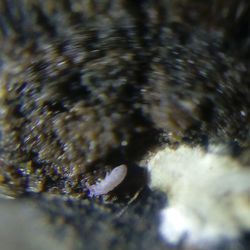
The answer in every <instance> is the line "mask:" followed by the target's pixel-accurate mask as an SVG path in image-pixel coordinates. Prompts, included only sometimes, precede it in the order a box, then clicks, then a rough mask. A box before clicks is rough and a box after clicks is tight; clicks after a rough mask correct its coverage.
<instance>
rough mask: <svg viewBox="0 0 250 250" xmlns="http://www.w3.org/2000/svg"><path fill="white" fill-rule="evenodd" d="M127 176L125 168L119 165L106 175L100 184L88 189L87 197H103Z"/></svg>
mask: <svg viewBox="0 0 250 250" xmlns="http://www.w3.org/2000/svg"><path fill="white" fill-rule="evenodd" d="M126 175H127V166H126V165H124V164H123V165H120V166H118V167H115V168H114V169H113V170H112V171H111V172H110V173H107V174H106V176H105V178H104V179H103V180H101V181H100V182H97V183H96V184H94V185H91V186H89V187H88V189H89V196H90V197H93V196H99V195H104V194H107V193H109V192H110V191H112V190H113V189H114V188H116V187H117V186H118V185H119V184H121V183H122V181H123V180H124V179H125V177H126Z"/></svg>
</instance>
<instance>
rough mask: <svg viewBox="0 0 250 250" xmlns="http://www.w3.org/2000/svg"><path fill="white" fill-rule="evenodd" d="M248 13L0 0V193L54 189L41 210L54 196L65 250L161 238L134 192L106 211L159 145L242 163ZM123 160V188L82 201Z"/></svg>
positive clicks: (148, 4)
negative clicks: (222, 148) (223, 154)
mask: <svg viewBox="0 0 250 250" xmlns="http://www.w3.org/2000/svg"><path fill="white" fill-rule="evenodd" d="M249 17H250V5H249V3H248V1H247V0H241V1H236V0H230V1H226V0H219V1H215V0H210V1H195V0H172V1H167V0H159V1H154V0H145V1H141V0H140V1H132V0H104V1H95V0H93V1H91V0H86V1H85V0H76V1H73V0H61V1H50V0H44V1H42V0H41V1H40V0H39V1H37V0H11V1H10V0H2V1H1V2H0V135H1V141H0V157H1V161H0V186H1V193H3V194H4V195H9V196H11V197H18V199H17V201H13V202H14V203H15V202H18V203H19V202H20V204H21V203H22V199H21V197H24V198H25V197H29V198H28V199H29V200H30V202H31V203H32V207H33V206H35V204H40V203H41V204H46V203H47V201H48V200H47V199H50V197H51V196H52V197H54V196H53V195H56V197H57V198H55V199H54V198H53V199H52V200H49V203H48V207H47V208H46V209H44V210H43V211H45V214H48V215H51V214H52V215H53V213H54V212H53V211H54V209H55V207H57V206H59V207H58V208H57V209H56V210H57V213H59V214H61V215H62V216H61V217H62V218H64V219H63V222H62V223H61V224H60V226H59V230H64V226H63V225H65V228H67V227H70V228H72V227H71V226H68V225H69V224H71V223H70V222H72V225H74V226H73V234H72V235H75V236H72V235H71V233H69V236H67V233H65V234H66V236H65V237H76V238H75V239H76V241H74V243H73V244H74V247H75V248H76V249H84V246H85V245H86V244H89V243H90V242H92V241H93V246H92V245H89V248H88V249H99V247H98V246H100V245H102V246H103V249H108V247H109V246H111V245H112V244H114V246H116V247H117V249H138V248H139V249H162V247H163V245H161V244H162V243H161V241H160V240H159V239H157V236H156V231H157V230H156V224H155V223H156V222H157V220H155V218H156V217H157V216H156V214H157V213H156V210H157V209H156V210H150V211H151V212H149V213H150V214H151V215H150V216H152V217H151V219H147V216H145V217H143V216H142V221H143V222H142V223H141V221H138V224H137V220H139V218H138V216H139V217H140V216H141V215H144V214H147V204H144V203H143V201H142V200H141V199H138V201H137V202H138V203H139V205H138V206H139V207H140V209H139V210H138V211H136V212H135V211H133V209H132V210H130V209H127V211H128V212H127V214H126V216H125V217H123V216H121V217H119V218H121V220H120V219H117V220H116V223H117V224H118V225H121V226H117V227H116V226H114V227H112V226H113V222H114V221H113V219H110V218H112V216H115V215H116V212H114V211H113V210H112V209H114V210H115V208H116V206H118V207H119V206H120V210H122V209H123V208H122V207H123V206H124V207H127V205H126V203H129V201H130V200H131V199H133V198H134V197H136V195H137V194H138V191H141V190H144V191H145V189H147V188H146V187H145V185H146V184H147V177H146V175H145V171H144V170H143V169H142V168H140V167H142V166H141V162H142V160H143V159H144V158H145V157H146V155H147V154H148V153H149V152H150V151H153V150H155V149H156V148H157V147H160V146H162V145H166V144H168V145H169V146H170V147H175V146H178V145H179V144H188V145H190V146H193V145H197V144H200V145H202V146H205V147H206V145H207V144H208V143H210V142H213V143H225V144H230V145H233V148H234V149H235V150H233V153H234V156H235V157H236V156H240V157H241V158H242V162H249V161H250V160H249V157H248V156H247V155H248V154H247V153H245V152H249V151H248V150H249V147H250V131H249V128H250V126H249V123H250V114H249V107H250V98H249V97H250V87H249V80H250V77H249V72H248V68H249V51H250V48H249V33H250V28H249V27H250V25H249ZM241 152H243V153H241ZM121 164H125V165H127V167H128V175H127V177H126V179H125V180H124V182H123V183H122V185H121V186H119V187H118V188H116V189H115V190H114V191H113V192H112V193H111V194H108V195H106V196H105V197H101V198H100V199H98V198H96V199H93V200H91V201H89V198H88V195H89V192H88V187H89V186H90V185H93V184H95V183H96V182H97V181H98V180H99V179H103V178H104V177H105V175H106V173H107V172H109V171H111V169H113V168H115V167H116V166H119V165H121ZM144 191H141V192H144ZM41 193H43V196H40V194H41ZM146 193H147V192H146ZM35 194H36V195H38V197H36V198H34V195H35ZM151 195H153V194H152V193H150V194H149V193H147V194H145V196H146V197H147V199H150V197H151ZM19 199H20V200H19ZM68 199H69V200H70V204H68V203H67V202H66V201H65V200H68ZM145 199H146V198H145ZM147 199H146V200H147ZM99 200H100V201H99ZM157 200H158V199H157ZM159 200H161V199H159ZM45 201H46V202H45ZM98 201H99V203H100V204H102V205H100V206H101V207H102V206H104V207H106V205H105V204H103V203H104V201H105V202H107V201H108V202H109V203H110V204H111V205H110V206H111V210H108V212H107V213H106V212H101V210H100V211H99V207H98V206H97V205H96V203H98ZM1 202H2V201H1ZM3 202H4V201H3ZM65 202H66V204H67V205H66V207H65V206H64V205H63V204H64V203H65ZM81 202H83V204H85V202H86V204H88V205H78V204H81ZM92 202H93V206H92V205H90V203H91V204H92ZM147 202H149V201H148V200H147ZM4 203H5V202H4ZM58 203H59V205H58ZM159 203H161V202H160V201H159ZM9 204H10V203H9ZM136 204H137V203H136ZM149 204H150V202H149ZM6 206H7V207H8V205H6ZM9 206H10V208H11V207H12V205H11V204H10V205H9ZM20 206H21V207H22V206H25V205H20ZM96 206H97V207H96ZM112 206H113V208H112ZM4 207H5V205H4ZM4 207H3V208H1V211H3V214H4V213H5V212H4V210H6V209H5V208H4ZM42 207H43V206H42ZM68 207H69V209H70V210H68ZM76 207H77V208H76ZM129 207H130V206H129ZM149 207H150V205H149ZM89 208H91V209H90V210H91V211H92V209H93V214H91V216H88V215H86V213H87V212H86V211H89V210H88V209H89ZM21 209H22V208H21ZM51 211H52V212H51ZM68 213H69V214H68ZM68 215H69V217H67V216H68ZM25 216H26V215H25ZM81 216H82V217H81ZM99 216H100V217H99ZM110 216H111V217H110ZM154 216H156V217H154ZM52 217H53V216H52ZM80 217H81V219H80V220H78V219H79V218H80ZM67 218H69V219H68V220H67ZM100 218H102V219H103V220H105V221H106V220H107V223H106V222H105V223H104V222H100V223H101V224H100V225H99V226H98V223H99V222H96V223H97V227H94V228H92V227H91V226H90V227H88V225H89V224H88V223H93V222H94V221H99V220H100ZM17 220H18V218H17ZM89 220H90V221H89ZM65 221H66V222H65ZM77 221H80V222H81V223H80V224H78V223H79V222H77ZM88 221H89V222H88ZM134 221H135V222H136V223H135V224H134ZM52 222H53V221H52ZM131 222H133V223H131ZM53 223H54V222H53ZM53 223H52V224H53ZM119 223H120V224H119ZM151 224H152V225H153V226H152V227H153V228H154V229H153V230H152V231H150V232H152V235H151V233H150V232H149V235H147V232H146V231H147V227H148V226H149V225H151ZM48 225H50V224H49V223H48ZM115 225H116V224H115ZM132 225H134V227H133V228H132ZM105 227H106V228H108V229H109V230H107V231H105V230H104V228H105ZM121 228H122V229H121ZM1 230H2V229H1ZM65 230H67V229H65ZM70 230H71V229H70ZM70 230H69V231H70ZM95 230H96V231H95ZM112 230H115V231H117V230H118V232H120V233H121V234H123V233H124V235H125V236H124V237H127V238H126V239H125V240H124V239H123V240H120V238H119V237H118V240H117V241H116V238H117V235H118V234H117V232H114V231H112ZM119 230H121V231H119ZM140 230H141V231H140ZM110 231H111V232H110ZM78 232H88V235H89V233H90V234H91V235H94V236H93V237H92V236H88V237H90V238H81V237H82V235H80V234H78ZM101 232H102V233H104V234H105V235H106V236H105V237H104V236H103V235H102V234H101ZM112 232H113V233H112ZM133 232H134V234H133ZM138 232H139V233H138ZM140 232H143V233H142V234H141V235H143V236H142V237H141V235H140ZM137 233H138V234H137ZM70 235H71V236H70ZM97 235H101V236H100V238H98V237H97ZM94 238H96V239H98V240H96V241H95V240H94ZM139 238H140V240H139ZM78 239H80V240H78ZM130 239H131V245H129V246H128V245H127V244H130V243H128V242H129V240H130ZM85 240H86V241H85ZM86 242H88V243H86ZM147 243H148V244H147ZM6 244H7V243H6ZM52 244H54V243H52ZM78 244H79V245H78ZM91 244H92V243H91ZM110 244H111V245H110ZM150 244H151V245H150ZM112 246H113V245H112ZM118 246H119V247H118ZM136 246H138V247H136ZM105 247H106V248H105ZM150 247H151V248H150ZM55 249H56V248H55ZM113 249H115V247H114V248H113ZM235 249H237V248H235Z"/></svg>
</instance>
